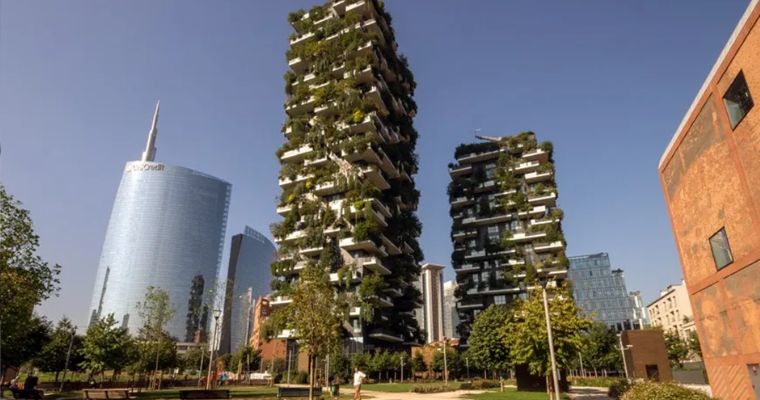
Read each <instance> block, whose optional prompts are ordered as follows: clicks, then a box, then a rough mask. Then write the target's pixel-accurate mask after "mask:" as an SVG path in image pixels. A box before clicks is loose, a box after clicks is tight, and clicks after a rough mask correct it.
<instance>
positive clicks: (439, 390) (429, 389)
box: [412, 385, 454, 393]
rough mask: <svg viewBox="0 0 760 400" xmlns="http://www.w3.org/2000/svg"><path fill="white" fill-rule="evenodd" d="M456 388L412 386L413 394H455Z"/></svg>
mask: <svg viewBox="0 0 760 400" xmlns="http://www.w3.org/2000/svg"><path fill="white" fill-rule="evenodd" d="M453 391H454V388H453V387H451V386H446V385H414V386H412V392H413V393H443V392H453Z"/></svg>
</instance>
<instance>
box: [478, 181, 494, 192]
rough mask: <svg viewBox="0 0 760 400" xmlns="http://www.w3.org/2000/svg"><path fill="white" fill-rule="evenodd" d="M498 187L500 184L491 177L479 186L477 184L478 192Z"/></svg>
mask: <svg viewBox="0 0 760 400" xmlns="http://www.w3.org/2000/svg"><path fill="white" fill-rule="evenodd" d="M497 187H499V184H498V183H496V181H495V180H493V179H490V180H487V181H485V182H483V183H481V184H480V185H478V186H475V191H476V192H484V191H486V190H491V189H494V188H497Z"/></svg>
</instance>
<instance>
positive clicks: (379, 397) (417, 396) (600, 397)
mask: <svg viewBox="0 0 760 400" xmlns="http://www.w3.org/2000/svg"><path fill="white" fill-rule="evenodd" d="M483 392H484V391H483V390H457V391H455V392H444V393H424V394H423V393H411V392H401V393H390V392H374V391H369V390H363V391H362V394H366V395H367V396H371V397H372V400H455V399H461V398H463V397H465V395H468V394H478V393H483ZM569 395H570V398H571V399H575V400H611V399H610V398H609V397H607V389H606V388H595V387H574V388H573V389H572V390H571V392H570V393H569Z"/></svg>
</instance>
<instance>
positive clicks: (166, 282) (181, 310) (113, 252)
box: [90, 107, 231, 341]
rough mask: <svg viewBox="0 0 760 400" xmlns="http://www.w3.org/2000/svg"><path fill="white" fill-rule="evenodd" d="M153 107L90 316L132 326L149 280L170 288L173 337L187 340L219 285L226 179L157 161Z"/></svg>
mask: <svg viewBox="0 0 760 400" xmlns="http://www.w3.org/2000/svg"><path fill="white" fill-rule="evenodd" d="M157 118H158V107H157V108H156V114H155V115H154V119H153V127H152V128H151V133H150V135H149V139H148V146H147V148H146V151H145V152H144V153H143V157H142V160H140V161H132V162H128V163H127V164H126V167H125V168H124V174H123V176H122V179H121V183H120V184H119V189H118V191H117V193H116V199H115V201H114V205H113V210H112V211H111V217H110V220H109V223H108V228H107V231H106V236H105V241H104V243H103V249H102V254H101V256H100V262H99V266H98V272H97V276H96V279H95V288H94V290H93V296H92V303H91V307H90V313H91V321H92V320H94V319H97V318H101V317H104V316H106V315H108V314H111V313H112V314H114V316H115V317H116V319H117V320H118V321H120V322H121V323H122V326H125V327H127V328H128V329H129V330H130V332H133V333H135V332H137V330H138V329H139V328H140V327H141V326H142V324H143V321H142V320H141V318H140V315H139V309H138V307H137V305H138V302H141V301H143V298H144V296H145V292H146V289H147V288H148V287H149V286H154V287H158V288H161V289H163V290H165V291H166V292H168V294H169V296H170V300H171V305H172V308H173V309H174V316H173V318H172V319H171V321H170V322H169V323H168V324H167V329H168V332H169V334H170V335H172V336H174V337H175V338H176V339H178V340H180V341H192V340H193V339H194V337H195V335H196V334H197V333H198V332H199V331H201V330H202V329H203V328H205V327H206V322H207V318H208V312H207V311H206V310H204V307H203V304H204V303H205V304H208V303H209V300H208V297H209V291H210V290H213V289H214V288H215V286H216V281H217V279H216V277H217V273H218V270H219V265H220V262H221V257H222V246H223V244H224V235H225V230H226V224H227V210H228V207H229V199H230V191H231V185H230V184H229V183H227V182H224V181H222V180H220V179H217V178H214V177H212V176H209V175H206V174H203V173H200V172H197V171H193V170H191V169H188V168H183V167H177V166H170V165H166V164H162V163H157V162H155V161H154V158H155V152H156V149H155V146H154V144H155V137H156V133H157V130H156V122H157Z"/></svg>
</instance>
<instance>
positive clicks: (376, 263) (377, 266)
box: [354, 257, 391, 275]
mask: <svg viewBox="0 0 760 400" xmlns="http://www.w3.org/2000/svg"><path fill="white" fill-rule="evenodd" d="M354 261H356V263H357V265H359V266H361V267H362V268H367V269H368V270H370V271H374V272H376V273H378V274H380V275H390V273H391V271H390V270H389V269H388V268H386V267H385V265H383V262H382V261H380V259H379V258H377V257H358V258H356V259H354Z"/></svg>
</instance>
